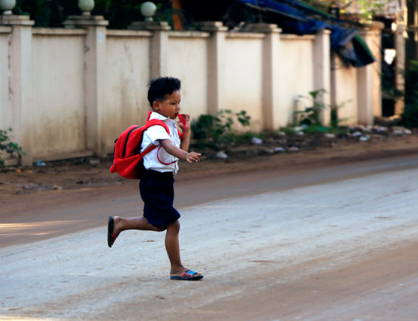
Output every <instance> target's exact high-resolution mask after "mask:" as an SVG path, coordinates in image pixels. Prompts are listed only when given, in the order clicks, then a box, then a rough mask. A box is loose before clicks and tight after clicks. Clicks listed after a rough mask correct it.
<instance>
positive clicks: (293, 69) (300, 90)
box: [280, 35, 315, 126]
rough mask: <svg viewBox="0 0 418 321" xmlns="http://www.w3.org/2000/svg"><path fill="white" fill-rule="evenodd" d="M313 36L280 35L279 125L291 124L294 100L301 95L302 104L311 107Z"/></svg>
mask: <svg viewBox="0 0 418 321" xmlns="http://www.w3.org/2000/svg"><path fill="white" fill-rule="evenodd" d="M314 39H315V38H314V37H313V36H304V37H300V36H294V35H282V36H281V49H282V53H281V54H282V57H283V59H282V60H281V65H280V72H281V75H282V79H283V86H282V89H281V99H280V114H281V121H280V124H281V126H287V125H292V124H293V113H294V111H295V101H296V100H297V99H300V98H299V97H298V96H303V97H302V99H301V100H302V101H303V104H304V105H303V106H304V108H306V107H311V106H312V104H311V102H312V100H311V99H310V98H309V97H310V96H309V92H311V91H313V90H314V61H313V59H312V57H313V40H314Z"/></svg>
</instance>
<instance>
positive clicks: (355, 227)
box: [0, 144, 418, 321]
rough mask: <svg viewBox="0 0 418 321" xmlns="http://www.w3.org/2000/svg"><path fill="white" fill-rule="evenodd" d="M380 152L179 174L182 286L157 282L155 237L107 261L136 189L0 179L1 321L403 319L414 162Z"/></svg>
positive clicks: (407, 316)
mask: <svg viewBox="0 0 418 321" xmlns="http://www.w3.org/2000/svg"><path fill="white" fill-rule="evenodd" d="M415 146H416V145H415ZM385 147H386V148H382V147H381V146H380V148H379V147H378V146H375V147H373V148H375V150H374V151H373V152H372V153H371V152H370V149H371V148H372V147H368V148H367V149H366V151H367V152H364V151H363V152H362V151H361V150H360V151H359V149H358V148H357V149H355V150H354V149H351V150H350V149H349V148H347V149H346V150H344V149H343V150H340V151H335V150H334V153H330V152H329V151H313V152H312V153H311V154H309V155H307V154H304V155H302V154H299V155H291V156H289V157H288V158H287V157H283V156H287V155H280V156H281V158H280V159H279V158H278V157H276V158H264V159H261V160H253V161H252V162H251V163H247V164H245V163H244V164H242V163H237V162H231V163H226V164H225V163H221V162H218V163H217V164H216V163H215V164H214V165H217V166H218V168H217V167H216V166H214V167H211V166H213V164H212V165H210V166H209V164H206V165H205V164H204V163H202V166H201V167H200V168H199V167H193V168H191V167H190V169H189V168H187V167H186V168H187V169H186V170H185V171H184V174H183V176H180V175H179V177H178V180H177V182H176V193H177V196H176V197H177V198H176V206H177V208H179V209H181V213H182V219H181V222H182V232H181V244H182V256H183V260H184V262H185V263H186V264H187V265H188V266H189V267H190V268H194V269H198V270H200V271H202V272H203V273H204V274H205V278H204V280H203V281H201V282H195V283H181V282H173V281H170V280H169V279H168V277H167V276H168V275H167V274H168V264H167V258H166V255H165V251H164V247H163V238H164V235H163V234H160V233H140V232H134V231H131V232H125V233H124V234H123V235H121V237H120V238H118V240H117V243H116V244H115V246H114V248H112V249H108V248H107V245H106V243H105V237H106V230H105V224H106V219H107V216H108V215H112V214H115V213H116V212H120V213H123V215H124V216H133V215H137V214H138V212H139V211H140V210H139V208H140V207H141V203H140V201H139V199H138V195H137V191H136V189H137V188H136V182H123V183H115V182H113V183H112V184H101V185H100V186H98V185H94V184H91V185H89V186H83V187H82V188H68V189H63V190H56V191H55V190H47V191H30V192H25V193H23V194H19V193H18V194H16V193H14V192H12V188H11V187H10V186H5V185H7V184H8V183H7V180H6V179H4V177H3V180H2V181H4V182H6V183H5V184H4V185H2V186H3V187H4V190H7V192H6V193H3V194H2V197H1V198H0V201H1V202H2V204H1V205H2V206H1V208H0V219H1V226H0V228H1V230H0V232H1V233H0V240H1V248H0V258H1V261H2V264H1V266H0V275H1V282H0V320H2V319H4V320H196V319H199V320H281V321H283V320H286V321H287V320H309V321H310V320H326V321H328V320H343V321H344V320H350V321H352V320H356V321H360V320H387V321H394V320H396V321H413V320H416V315H417V314H418V309H417V308H416V304H415V298H416V295H417V292H418V277H417V275H418V274H417V270H416V262H417V258H416V248H417V246H418V235H417V233H416V230H417V225H418V216H417V215H416V211H415V209H416V206H417V199H418V198H417V197H418V189H417V185H416V181H417V179H418V157H417V156H416V149H414V148H405V146H402V145H401V144H400V145H399V146H392V147H391V148H389V147H388V146H385ZM410 147H412V146H410ZM244 165H245V166H244ZM223 166H225V167H223ZM227 169H229V170H228V171H229V172H230V174H225V172H226V171H227ZM244 169H245V170H244ZM231 172H232V173H231ZM234 172H235V173H234ZM27 174H28V175H29V174H30V173H27ZM40 174H42V173H40ZM14 175H16V174H14ZM72 175H73V176H74V177H73V181H74V180H76V179H80V178H79V177H77V176H76V175H74V172H72ZM84 175H85V176H86V174H84ZM196 177H202V179H196ZM9 178H11V177H9ZM63 181H64V179H62V182H63ZM62 182H61V184H62ZM62 185H64V184H62ZM115 187H117V188H115ZM5 195H6V196H5Z"/></svg>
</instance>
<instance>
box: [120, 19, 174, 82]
mask: <svg viewBox="0 0 418 321" xmlns="http://www.w3.org/2000/svg"><path fill="white" fill-rule="evenodd" d="M128 29H129V30H148V31H151V32H152V33H153V35H152V38H151V50H150V56H151V57H150V62H151V63H150V76H151V79H155V78H158V77H161V76H168V75H167V70H168V69H167V52H168V32H169V31H170V30H171V27H170V25H169V24H168V22H166V21H135V22H132V23H131V24H130V25H129V26H128Z"/></svg>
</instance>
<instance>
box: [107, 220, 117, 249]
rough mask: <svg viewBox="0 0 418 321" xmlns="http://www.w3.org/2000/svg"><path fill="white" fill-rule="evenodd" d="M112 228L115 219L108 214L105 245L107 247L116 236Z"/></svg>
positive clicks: (110, 245) (113, 241)
mask: <svg viewBox="0 0 418 321" xmlns="http://www.w3.org/2000/svg"><path fill="white" fill-rule="evenodd" d="M114 229H115V219H114V218H113V216H110V217H109V222H108V223H107V245H108V246H109V247H112V245H113V243H115V241H116V238H117V237H118V236H117V235H116V234H115V233H114Z"/></svg>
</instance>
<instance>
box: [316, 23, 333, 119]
mask: <svg viewBox="0 0 418 321" xmlns="http://www.w3.org/2000/svg"><path fill="white" fill-rule="evenodd" d="M330 35H331V31H330V30H326V29H324V30H321V31H320V32H318V33H317V34H316V35H315V40H314V43H313V46H314V48H313V57H312V58H313V62H314V63H313V66H314V71H313V77H314V79H313V83H314V91H316V90H321V89H323V90H324V91H325V92H324V93H323V94H322V95H320V96H318V99H317V102H319V103H322V104H323V105H324V110H323V112H322V115H321V121H322V123H323V124H324V125H329V124H330V121H331V110H330V108H331V107H330V105H331V53H330V52H331V51H330V50H331V49H330Z"/></svg>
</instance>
